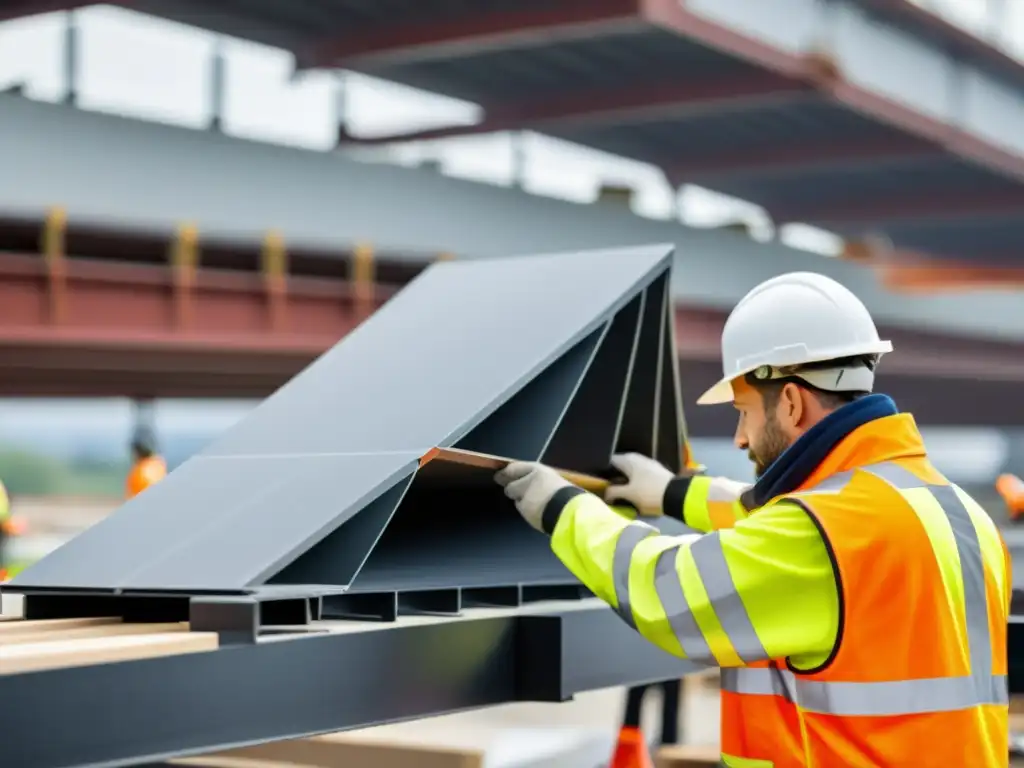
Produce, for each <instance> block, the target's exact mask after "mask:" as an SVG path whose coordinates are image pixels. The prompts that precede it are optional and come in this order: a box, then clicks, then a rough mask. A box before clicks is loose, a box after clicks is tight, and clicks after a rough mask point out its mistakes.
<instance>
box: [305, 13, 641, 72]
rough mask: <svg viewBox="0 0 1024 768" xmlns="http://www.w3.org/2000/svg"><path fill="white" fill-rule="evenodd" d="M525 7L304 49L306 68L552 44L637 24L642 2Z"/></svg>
mask: <svg viewBox="0 0 1024 768" xmlns="http://www.w3.org/2000/svg"><path fill="white" fill-rule="evenodd" d="M520 5H521V6H522V7H519V8H507V9H504V10H491V11H488V10H483V11H476V12H470V13H459V14H453V15H451V16H450V17H449V18H447V19H445V20H444V21H427V20H422V19H417V20H409V21H403V22H398V23H396V24H386V25H380V28H379V29H376V30H375V29H372V28H371V29H366V30H362V31H359V32H357V33H355V34H352V35H351V36H348V37H341V38H337V39H334V40H323V41H320V42H319V43H317V44H315V45H313V46H312V47H311V48H310V49H309V50H307V51H305V52H300V54H299V56H298V60H299V64H300V66H301V67H303V68H307V69H308V68H315V67H347V68H350V69H358V68H359V67H360V66H365V65H367V64H371V63H372V64H373V65H374V66H379V65H382V64H387V65H394V64H409V63H411V62H414V61H415V62H420V61H429V60H435V59H451V58H454V57H458V56H468V55H472V54H476V53H480V52H484V51H493V50H503V49H509V48H521V47H527V46H535V45H536V46H541V45H548V44H550V43H551V42H553V41H557V40H570V39H577V38H582V37H592V36H594V35H601V34H605V33H607V32H609V31H622V30H628V29H629V27H630V25H631V24H636V23H637V22H638V18H637V0H544V2H522V3H520Z"/></svg>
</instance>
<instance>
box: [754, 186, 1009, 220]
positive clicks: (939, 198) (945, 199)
mask: <svg viewBox="0 0 1024 768" xmlns="http://www.w3.org/2000/svg"><path fill="white" fill-rule="evenodd" d="M768 210H769V213H770V214H771V216H772V218H773V219H775V221H776V222H779V223H784V222H791V221H805V222H811V223H814V224H819V225H822V226H825V227H829V226H832V227H840V228H843V229H852V228H861V229H865V230H866V229H871V228H873V227H877V226H878V225H880V224H882V225H884V224H892V223H896V222H908V221H922V220H930V219H934V220H936V221H937V222H938V223H947V222H949V221H950V220H953V219H977V218H990V217H991V218H1006V217H1017V216H1020V215H1021V214H1022V213H1024V191H1020V190H1012V189H1008V190H996V191H987V192H981V191H978V190H970V189H961V190H958V191H955V192H952V193H950V192H937V193H936V192H928V193H923V194H917V195H913V196H911V195H909V194H907V195H901V196H900V197H882V196H875V197H871V198H870V199H867V198H860V199H858V200H856V201H842V202H829V201H824V202H818V201H810V202H807V203H799V204H790V205H785V206H769V207H768Z"/></svg>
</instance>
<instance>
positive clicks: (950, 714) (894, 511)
mask: <svg viewBox="0 0 1024 768" xmlns="http://www.w3.org/2000/svg"><path fill="white" fill-rule="evenodd" d="M784 498H785V499H787V500H788V501H790V502H794V503H797V504H799V505H800V506H801V507H803V508H804V509H805V510H806V511H807V513H808V514H809V515H810V516H811V518H812V519H813V520H814V521H815V523H816V524H817V525H818V527H819V528H820V529H821V532H822V536H823V538H824V539H825V541H826V543H827V545H828V548H829V551H830V555H831V557H832V560H833V565H834V569H835V574H836V580H837V583H838V585H839V593H840V600H841V611H840V628H839V633H838V634H839V636H838V638H837V641H836V645H835V647H834V649H833V652H832V654H831V656H830V657H829V658H828V659H827V660H826V661H825V662H824V663H823V664H821V665H820V666H819V667H818V668H817V669H803V670H801V669H797V668H795V667H794V666H793V665H792V663H791V662H790V661H788V660H787V659H776V660H773V661H768V662H757V663H753V664H750V665H748V666H746V667H742V668H737V669H727V670H723V673H722V677H723V680H722V752H723V753H724V754H725V755H728V756H730V757H731V758H733V759H734V760H736V758H739V759H738V760H736V762H734V763H729V762H727V765H733V764H735V765H737V766H742V768H755V767H756V768H762V767H763V768H769V767H771V768H810V767H811V766H814V767H815V768H831V766H844V767H847V768H860V767H861V766H863V768H869V767H870V766H904V765H906V766H914V767H915V768H947V767H951V766H953V765H957V766H965V768H966V766H971V768H990V767H991V768H995V766H1005V765H1006V764H1007V754H1008V722H1007V721H1008V706H1007V705H1008V693H1007V679H1006V674H1007V669H1006V627H1007V618H1008V615H1009V600H1010V591H1011V579H1010V557H1009V554H1008V552H1007V549H1006V546H1005V544H1004V542H1003V540H1002V537H1001V536H1000V534H999V531H998V529H997V528H996V526H995V524H994V523H993V522H992V520H991V519H990V518H989V517H988V515H987V514H986V513H985V512H984V510H982V509H981V507H980V506H979V505H978V504H977V503H976V502H974V501H973V500H972V499H971V498H970V497H969V496H967V495H966V494H965V493H964V492H963V491H961V490H960V489H959V488H957V487H956V486H954V485H952V484H950V483H949V482H948V481H947V480H946V479H945V478H944V477H943V476H942V475H940V474H939V473H938V472H937V471H936V470H935V468H934V467H932V465H931V464H930V463H929V462H928V460H927V458H926V456H925V451H924V447H923V445H922V443H921V439H920V435H919V433H918V431H917V429H916V427H915V426H914V424H913V420H912V419H911V417H910V416H907V415H899V416H891V417H888V418H884V419H879V420H878V421H874V422H871V423H868V424H866V425H864V426H862V427H860V428H859V429H857V430H855V431H854V432H853V433H851V434H850V435H849V436H848V437H847V438H846V439H845V440H844V441H843V442H841V443H840V444H839V445H838V446H837V447H836V448H835V449H834V450H833V451H832V453H831V454H830V455H829V456H828V458H827V459H826V460H825V462H824V463H823V464H822V465H821V466H819V467H818V469H817V471H816V472H814V474H813V475H812V476H811V477H810V478H808V480H807V481H806V482H805V483H804V485H803V486H802V487H801V488H800V489H798V491H797V492H795V493H791V494H787V495H786V496H785V497H784ZM773 501H778V500H773ZM771 503H773V502H769V505H770V504H771ZM744 760H746V761H747V762H745V761H744ZM749 761H753V762H749ZM758 761H763V762H758Z"/></svg>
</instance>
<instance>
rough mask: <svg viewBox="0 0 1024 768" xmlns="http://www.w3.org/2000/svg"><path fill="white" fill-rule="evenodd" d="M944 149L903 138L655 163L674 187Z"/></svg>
mask: <svg viewBox="0 0 1024 768" xmlns="http://www.w3.org/2000/svg"><path fill="white" fill-rule="evenodd" d="M944 154H945V153H944V150H943V149H942V148H940V147H936V146H934V145H928V144H926V143H925V142H922V141H919V140H916V139H911V138H907V137H900V136H893V137H885V138H874V139H866V140H861V141H847V142H845V143H838V142H832V143H829V144H805V145H802V146H788V147H773V148H769V149H749V150H743V149H737V150H736V151H730V152H721V153H714V154H703V155H700V156H699V157H695V158H693V159H688V160H675V161H673V160H664V161H661V162H656V163H655V164H656V165H659V166H660V167H661V168H662V169H663V170H664V171H665V175H666V177H668V179H669V180H670V181H671V182H672V183H673V184H674V185H675V186H679V185H680V184H683V183H686V182H687V181H693V182H695V183H698V184H699V183H700V182H702V181H713V180H717V179H723V178H727V177H729V176H742V175H761V174H776V175H782V176H792V175H796V174H799V173H802V172H804V171H814V170H817V169H820V168H822V167H826V168H843V167H847V166H851V165H858V166H859V165H862V164H865V163H868V164H870V163H890V162H916V161H926V160H930V159H937V158H941V157H942V156H943V155H944Z"/></svg>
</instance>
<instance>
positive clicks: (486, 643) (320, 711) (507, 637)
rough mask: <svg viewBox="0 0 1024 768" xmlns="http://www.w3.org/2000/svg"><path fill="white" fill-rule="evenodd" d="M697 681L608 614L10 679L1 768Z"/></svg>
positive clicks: (234, 650)
mask: <svg viewBox="0 0 1024 768" xmlns="http://www.w3.org/2000/svg"><path fill="white" fill-rule="evenodd" d="M690 670H692V667H690V666H689V665H687V664H686V663H685V662H681V661H680V660H678V659H674V658H672V657H671V656H669V655H667V654H665V653H663V652H662V651H659V650H657V649H656V648H654V647H653V646H651V645H650V644H649V643H648V642H647V641H646V640H644V639H643V638H641V637H640V636H639V635H637V634H636V633H634V632H632V631H631V630H629V629H628V628H627V627H626V626H624V625H623V624H622V623H621V621H620V620H619V619H618V617H617V616H615V615H614V614H613V613H612V612H611V611H610V610H609V609H607V608H605V607H601V606H595V607H593V608H590V607H586V608H579V609H575V610H566V611H564V612H552V613H549V614H544V613H538V614H532V615H525V616H524V615H522V614H514V613H512V612H509V613H508V614H507V615H499V616H491V617H486V618H465V619H460V620H453V621H439V622H437V623H434V624H429V625H424V626H411V627H410V626H400V625H398V626H381V625H374V628H368V629H356V630H355V631H351V632H345V633H340V634H318V635H314V636H309V637H299V638H294V639H292V638H288V639H283V638H282V639H279V640H274V641H270V642H262V643H259V644H256V645H239V646H233V647H229V648H222V649H221V650H218V651H212V652H208V653H196V654H187V655H182V656H172V657H167V658H161V659H147V660H142V661H131V662H123V663H116V664H102V665H96V666H89V667H79V668H72V669H60V670H51V671H44V672H33V673H25V674H15V675H6V676H0V708H2V709H0V712H2V715H0V716H2V722H3V733H4V736H3V738H2V739H0V765H4V766H8V765H9V766H18V768H64V767H66V766H101V765H102V766H118V765H136V764H139V763H145V762H147V761H159V760H164V759H168V758H170V757H175V756H182V755H187V754H202V753H205V752H212V751H215V750H218V749H224V748H228V747H232V746H240V745H244V744H253V743H260V742H266V741H274V740H278V739H286V738H293V737H299V736H307V735H312V734H317V733H327V732H331V731H339V730H345V729H350V728H358V727H364V726H368V725H373V724H377V723H384V722H390V721H397V720H404V719H413V718H417V717H426V716H430V715H438V714H443V713H445V712H452V711H456V710H462V709H470V708H475V707H482V706H488V705H493V704H503V703H509V702H515V701H561V700H563V699H566V698H569V697H571V696H572V695H573V694H575V693H577V692H580V691H585V690H589V689H592V688H597V687H604V686H610V685H627V684H636V683H641V682H648V681H652V680H661V679H666V678H670V677H673V676H676V675H680V674H683V673H684V672H686V671H690Z"/></svg>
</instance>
